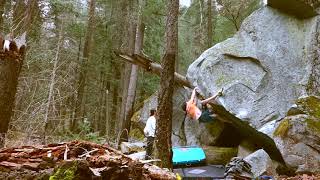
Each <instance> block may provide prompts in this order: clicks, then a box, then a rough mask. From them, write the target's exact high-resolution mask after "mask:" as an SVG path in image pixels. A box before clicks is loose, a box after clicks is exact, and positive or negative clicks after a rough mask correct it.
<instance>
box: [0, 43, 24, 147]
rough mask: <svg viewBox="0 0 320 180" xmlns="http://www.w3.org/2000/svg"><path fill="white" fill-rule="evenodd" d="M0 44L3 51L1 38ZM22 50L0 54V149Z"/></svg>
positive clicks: (13, 95) (10, 115) (12, 103)
mask: <svg viewBox="0 0 320 180" xmlns="http://www.w3.org/2000/svg"><path fill="white" fill-rule="evenodd" d="M0 42H1V43H0V44H1V46H0V49H3V47H2V46H3V45H2V44H3V37H0ZM21 42H22V41H21ZM11 44H13V43H11ZM23 44H25V41H23ZM24 50H25V46H23V47H21V48H20V50H19V48H18V49H15V48H11V49H10V50H9V51H5V52H4V51H2V52H0V54H1V56H0V148H1V147H3V146H4V142H5V134H6V133H7V131H8V127H9V122H10V119H11V117H12V115H13V108H14V101H15V95H16V92H17V85H18V77H19V74H20V70H21V67H22V63H23V60H24V53H25V52H24Z"/></svg>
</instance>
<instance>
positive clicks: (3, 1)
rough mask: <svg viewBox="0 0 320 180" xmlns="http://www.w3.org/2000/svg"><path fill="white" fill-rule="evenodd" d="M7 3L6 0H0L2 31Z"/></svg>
mask: <svg viewBox="0 0 320 180" xmlns="http://www.w3.org/2000/svg"><path fill="white" fill-rule="evenodd" d="M5 5H6V0H0V32H3V18H2V15H3V14H4V7H5Z"/></svg>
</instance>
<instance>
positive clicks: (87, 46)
mask: <svg viewBox="0 0 320 180" xmlns="http://www.w3.org/2000/svg"><path fill="white" fill-rule="evenodd" d="M95 3H96V1H95V0H90V4H89V18H88V26H87V33H86V39H85V42H84V48H83V61H82V67H81V72H80V77H79V87H78V93H77V99H76V110H75V118H74V120H73V122H72V130H73V131H77V130H78V123H79V120H80V119H82V118H83V116H84V115H85V109H84V107H85V106H84V103H85V101H84V94H85V86H86V78H87V65H88V61H89V58H90V57H89V56H90V51H91V44H92V42H91V41H92V35H93V33H94V16H95V7H96V6H95Z"/></svg>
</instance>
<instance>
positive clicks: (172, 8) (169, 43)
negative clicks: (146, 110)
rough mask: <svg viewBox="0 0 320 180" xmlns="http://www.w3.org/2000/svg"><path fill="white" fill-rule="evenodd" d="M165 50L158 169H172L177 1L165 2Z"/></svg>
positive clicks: (160, 92) (161, 76) (159, 109)
mask: <svg viewBox="0 0 320 180" xmlns="http://www.w3.org/2000/svg"><path fill="white" fill-rule="evenodd" d="M167 2H168V4H167V7H168V8H167V22H166V48H165V54H164V57H163V59H162V62H161V64H162V67H163V70H162V71H161V75H160V90H159V95H158V107H157V113H158V119H157V125H156V126H157V127H156V147H157V158H159V159H161V165H160V167H166V168H169V169H172V150H171V146H172V142H171V134H172V96H173V87H174V70H175V68H174V66H175V60H176V57H177V53H178V12H179V1H178V0H168V1H167Z"/></svg>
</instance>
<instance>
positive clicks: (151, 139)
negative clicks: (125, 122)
mask: <svg viewBox="0 0 320 180" xmlns="http://www.w3.org/2000/svg"><path fill="white" fill-rule="evenodd" d="M153 142H154V137H152V136H148V137H147V146H146V157H145V159H146V160H147V159H151V154H152V151H153Z"/></svg>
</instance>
